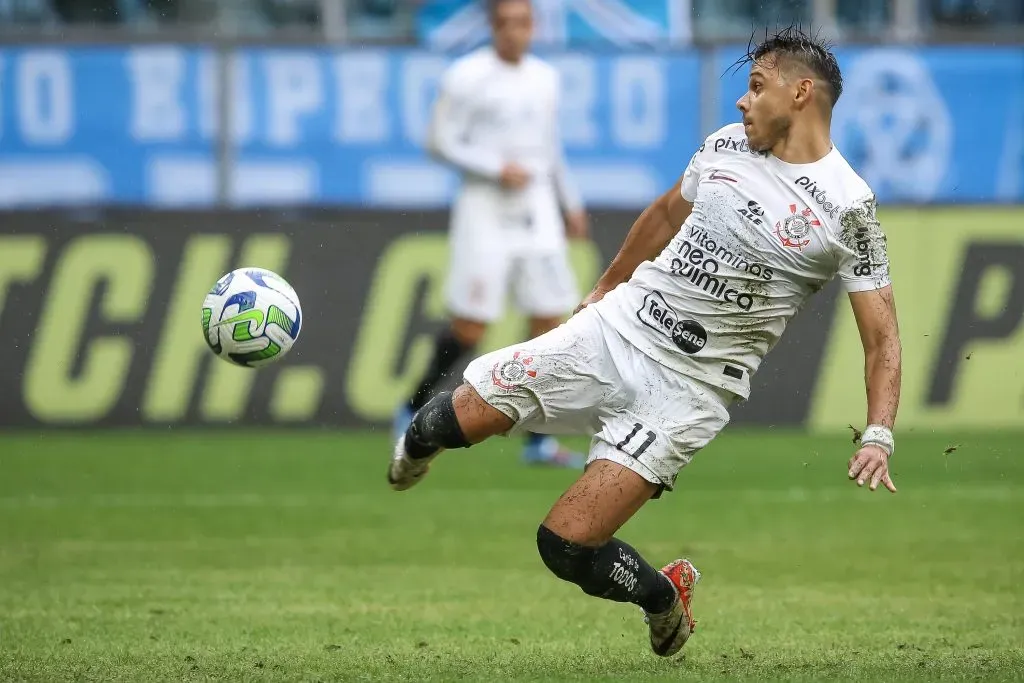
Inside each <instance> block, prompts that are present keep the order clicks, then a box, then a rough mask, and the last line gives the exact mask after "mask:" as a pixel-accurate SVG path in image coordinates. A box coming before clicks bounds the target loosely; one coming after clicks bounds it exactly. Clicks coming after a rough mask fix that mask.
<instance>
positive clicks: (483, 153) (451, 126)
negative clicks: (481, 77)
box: [427, 65, 503, 180]
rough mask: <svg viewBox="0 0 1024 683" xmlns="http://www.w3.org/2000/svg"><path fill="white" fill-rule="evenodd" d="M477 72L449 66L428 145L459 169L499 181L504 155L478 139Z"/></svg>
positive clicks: (438, 99)
mask: <svg viewBox="0 0 1024 683" xmlns="http://www.w3.org/2000/svg"><path fill="white" fill-rule="evenodd" d="M476 75H477V74H475V73H467V69H466V68H465V65H460V66H458V67H453V68H450V69H449V71H448V72H447V73H446V74H445V75H444V76H443V77H442V79H441V84H440V87H439V92H438V96H437V101H436V103H435V104H434V111H433V116H432V117H431V122H430V129H429V131H428V135H427V148H428V150H429V151H430V152H431V153H432V154H433V155H434V156H436V157H437V158H439V159H441V160H443V161H445V162H447V163H449V164H451V165H452V166H454V167H455V168H456V169H458V170H459V171H462V172H464V173H471V174H474V175H477V176H480V177H483V178H489V179H491V180H497V179H498V177H499V176H500V175H501V168H502V165H503V161H502V158H501V156H500V154H499V153H498V151H497V150H495V149H491V148H489V147H487V146H485V145H482V144H480V143H478V142H476V141H475V136H474V114H475V111H474V110H475V104H476V102H475V98H474V94H475V93H474V86H475V83H476V80H477V79H476V78H475V76H476Z"/></svg>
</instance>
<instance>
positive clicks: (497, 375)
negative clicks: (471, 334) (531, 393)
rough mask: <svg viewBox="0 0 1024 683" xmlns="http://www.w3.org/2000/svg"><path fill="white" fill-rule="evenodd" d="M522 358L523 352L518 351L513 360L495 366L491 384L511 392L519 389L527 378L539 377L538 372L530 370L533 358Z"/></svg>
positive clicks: (513, 355) (492, 371) (492, 370)
mask: <svg viewBox="0 0 1024 683" xmlns="http://www.w3.org/2000/svg"><path fill="white" fill-rule="evenodd" d="M521 356H522V352H521V351H516V352H515V353H513V354H512V359H511V360H507V361H504V362H501V363H495V364H494V367H493V368H492V369H491V382H493V383H494V386H496V387H500V388H501V389H504V390H506V391H511V390H512V389H515V388H517V387H519V386H520V385H521V384H522V383H523V380H524V379H526V378H527V377H530V378H533V377H536V376H537V371H536V370H531V369H530V364H531V363H533V356H526V357H525V358H521Z"/></svg>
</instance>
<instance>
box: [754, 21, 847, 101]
mask: <svg viewBox="0 0 1024 683" xmlns="http://www.w3.org/2000/svg"><path fill="white" fill-rule="evenodd" d="M768 55H773V56H775V57H776V58H781V59H785V60H791V61H793V62H796V63H798V64H800V65H801V66H803V67H805V68H807V69H808V70H809V71H810V72H811V73H813V74H814V75H815V76H816V77H817V78H819V79H821V80H822V81H823V82H824V83H825V84H826V86H827V87H828V90H829V93H828V94H829V98H830V99H831V101H832V106H835V104H836V102H838V101H839V96H840V95H842V94H843V74H842V72H841V71H840V69H839V62H838V61H837V60H836V56H835V55H834V54H832V46H831V45H830V44H829V43H828V41H826V40H825V39H823V38H822V37H821V36H820V35H817V34H815V35H812V34H810V33H807V32H805V31H803V30H802V29H801V28H800V27H799V26H788V27H786V28H783V29H780V30H777V31H776V32H775V33H769V32H768V29H765V33H764V39H763V40H761V41H760V42H757V41H756V40H755V39H754V36H753V35H751V36H750V41H749V42H748V43H747V53H746V54H745V55H743V56H742V57H740V58H739V59H738V60H737V61H736V64H735V66H736V68H740V67H742V66H744V65H745V64H753V63H754V62H756V61H759V60H760V59H762V58H764V57H766V56H768Z"/></svg>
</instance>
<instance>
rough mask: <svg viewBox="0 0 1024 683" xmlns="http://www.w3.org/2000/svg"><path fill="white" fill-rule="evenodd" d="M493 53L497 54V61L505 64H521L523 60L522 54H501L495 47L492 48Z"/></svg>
mask: <svg viewBox="0 0 1024 683" xmlns="http://www.w3.org/2000/svg"><path fill="white" fill-rule="evenodd" d="M494 54H496V55H497V56H498V60H499V61H501V62H502V63H503V64H507V65H508V66H519V64H521V63H522V61H523V55H521V54H518V55H516V54H502V53H501V52H499V51H498V50H497V48H495V49H494Z"/></svg>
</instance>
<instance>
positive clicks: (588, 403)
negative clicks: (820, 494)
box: [388, 29, 901, 656]
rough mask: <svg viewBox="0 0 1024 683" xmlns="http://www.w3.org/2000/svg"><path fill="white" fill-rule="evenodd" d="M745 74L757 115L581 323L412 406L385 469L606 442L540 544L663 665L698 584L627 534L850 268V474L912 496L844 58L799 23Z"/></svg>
mask: <svg viewBox="0 0 1024 683" xmlns="http://www.w3.org/2000/svg"><path fill="white" fill-rule="evenodd" d="M743 63H749V64H750V65H751V66H750V72H749V80H748V90H747V92H746V93H745V94H744V95H743V97H741V98H740V99H739V101H738V102H737V107H738V108H739V110H740V112H741V113H742V123H736V124H732V125H729V126H726V127H724V128H722V129H721V130H719V131H717V132H715V133H713V134H712V135H711V136H709V137H708V138H707V139H706V140H705V141H704V144H702V145H701V146H700V149H698V150H697V152H696V153H695V154H694V155H693V157H692V158H691V159H690V161H689V164H688V165H687V167H686V170H685V172H684V173H683V175H682V177H681V179H680V181H679V183H678V184H677V185H676V186H675V187H673V188H672V189H671V190H669V191H668V192H666V193H665V194H664V195H663V196H662V197H660V198H659V199H657V200H656V201H655V202H654V203H653V204H652V205H651V206H650V207H649V208H648V209H646V210H645V211H644V212H643V213H642V214H641V215H640V217H639V218H638V219H637V221H636V222H635V223H634V225H633V227H632V229H631V231H630V233H629V235H628V236H627V237H626V240H625V243H624V244H623V246H622V249H621V250H620V251H619V254H618V255H617V256H616V258H615V259H614V260H613V262H612V264H611V265H610V267H609V268H608V270H607V271H606V272H605V274H604V275H603V276H602V278H601V279H600V280H599V282H598V284H597V286H596V288H595V289H594V291H593V292H591V294H590V295H589V296H587V297H586V299H585V300H584V302H583V304H581V306H580V307H579V309H578V311H579V312H578V313H577V314H576V315H575V316H573V317H572V318H571V319H570V320H569V321H568V322H567V323H566V324H564V325H562V326H561V327H559V328H558V329H556V330H554V331H552V332H549V333H547V334H545V335H543V336H541V337H539V338H537V339H534V340H532V341H529V342H526V343H524V344H521V345H518V346H515V347H510V348H507V349H502V350H499V351H496V352H494V353H490V354H487V355H484V356H482V357H480V358H477V359H476V360H474V361H473V362H472V363H470V365H469V367H468V368H467V370H466V372H465V383H464V384H462V385H461V386H459V387H458V389H457V390H456V391H455V392H453V393H444V394H441V395H438V396H436V397H435V398H433V399H431V400H430V402H428V403H427V404H426V405H425V406H424V407H423V408H422V409H421V410H420V411H419V412H418V413H417V414H416V416H415V418H414V420H413V422H412V425H411V426H410V428H409V430H408V432H407V433H406V435H405V436H404V438H402V439H400V440H399V441H398V442H397V443H396V445H395V452H394V455H393V457H392V460H391V463H390V466H389V469H388V480H389V482H390V483H391V486H392V487H393V488H395V489H398V490H403V489H407V488H409V487H410V486H413V485H414V484H416V483H417V482H418V481H419V480H420V479H421V478H422V477H423V475H424V474H426V472H427V467H428V463H430V462H431V460H432V459H433V458H434V457H436V456H437V455H438V453H440V452H441V450H443V449H446V448H465V447H468V446H469V445H470V444H475V443H479V442H481V441H483V440H484V439H486V438H488V437H491V436H494V435H498V434H514V433H517V432H519V431H520V430H523V429H532V430H536V431H542V432H556V431H557V432H561V431H574V432H576V431H578V432H585V433H590V434H593V435H594V438H593V441H592V444H591V450H590V456H589V460H588V464H587V467H586V469H585V470H584V472H583V474H582V475H581V476H580V478H579V479H578V480H577V482H576V483H575V484H573V485H572V486H571V487H570V488H569V490H568V491H567V492H566V493H565V494H564V495H563V496H562V497H561V498H560V499H559V500H558V501H557V502H556V503H555V505H554V506H553V507H552V509H551V511H550V512H549V513H548V515H547V517H546V519H545V520H544V521H543V523H542V525H541V526H540V528H539V529H538V533H537V546H538V549H539V551H540V555H541V557H542V559H543V561H544V563H545V564H546V566H547V567H548V568H549V569H550V570H551V571H552V572H553V573H554V574H555V575H556V576H558V577H560V578H562V579H564V580H566V581H570V582H572V583H575V584H577V585H578V586H579V587H580V588H581V589H582V590H583V591H584V592H586V593H587V594H589V595H593V596H596V597H601V598H605V599H607V600H614V601H618V602H630V603H634V604H636V605H639V606H640V607H641V608H642V610H643V612H644V615H645V618H646V620H647V623H648V626H649V630H650V644H651V648H652V649H653V650H654V652H655V653H657V654H659V655H664V656H667V655H671V654H673V653H675V652H677V651H679V649H680V648H682V646H683V644H684V643H685V642H686V640H687V638H688V637H689V636H690V633H691V632H692V631H693V627H694V620H693V617H692V613H691V609H690V607H691V600H692V598H693V590H694V585H695V584H696V582H697V580H698V579H699V574H698V573H697V571H696V569H695V568H694V567H693V565H692V564H691V563H690V562H689V561H688V560H684V559H681V560H676V561H675V562H673V563H671V564H669V565H668V566H667V567H665V568H663V569H662V570H660V571H658V570H656V569H654V568H653V567H652V566H651V565H650V564H648V562H647V561H646V560H645V559H644V558H643V557H641V556H640V554H639V553H638V552H637V551H636V550H635V549H633V548H632V547H630V546H629V545H627V544H626V543H623V542H622V541H620V540H618V539H617V538H614V536H613V535H614V534H615V533H616V531H618V529H619V528H620V527H621V526H622V525H623V524H624V523H625V522H626V521H627V520H629V519H630V518H631V517H632V516H633V515H634V514H635V513H636V512H637V511H638V510H639V509H640V508H641V507H642V506H643V505H644V504H645V503H646V502H647V501H648V500H650V499H651V498H654V497H658V496H659V495H660V494H661V492H662V491H664V490H671V489H672V488H673V486H674V484H675V480H676V476H677V474H678V473H679V471H680V469H681V468H682V467H684V466H685V465H686V464H687V463H688V462H689V461H690V459H691V458H692V457H693V455H694V454H695V453H696V452H697V451H699V450H700V449H701V448H702V447H704V446H705V445H707V444H708V443H709V442H710V441H711V440H712V439H713V438H714V437H715V436H716V435H717V434H718V433H719V431H721V429H722V428H723V427H725V425H726V423H727V422H728V421H729V407H730V405H731V404H733V403H734V402H736V401H737V400H742V399H745V398H746V397H747V396H748V393H749V388H750V377H751V375H752V374H753V373H754V372H755V371H756V370H757V368H758V366H759V365H760V363H761V361H762V359H763V358H764V356H765V355H766V354H767V353H768V352H769V350H770V349H771V348H772V347H773V346H774V345H775V344H776V342H778V341H779V338H780V337H781V335H782V333H783V329H784V328H785V326H786V324H787V321H788V320H789V319H790V318H791V317H792V316H793V315H794V314H795V313H796V312H797V311H798V310H799V309H800V307H801V306H802V305H803V304H804V303H805V302H806V300H807V299H808V297H810V296H811V295H812V294H813V293H815V292H817V291H818V290H820V289H821V288H822V287H823V286H824V285H825V284H826V283H827V282H829V281H830V280H832V279H833V278H835V277H836V276H837V275H838V277H839V279H840V280H841V282H842V284H843V286H844V288H845V289H846V291H847V292H848V295H849V300H850V304H851V306H852V310H853V315H854V317H855V318H856V321H857V324H858V328H859V330H860V337H861V341H862V343H863V347H864V355H865V381H866V388H867V424H868V426H867V428H866V429H865V430H864V433H863V436H862V438H861V441H860V447H859V449H858V450H857V451H856V453H855V454H854V455H853V457H852V458H851V459H850V461H849V465H848V476H849V477H850V478H851V479H855V480H856V482H857V484H858V485H861V486H863V485H864V484H865V483H866V484H868V487H869V489H870V490H872V491H873V490H875V489H876V488H877V487H878V485H879V484H883V485H884V486H885V487H886V488H888V489H889V490H890V491H893V492H895V491H896V488H895V486H894V485H893V482H892V479H891V478H890V476H889V469H888V459H889V457H890V455H891V454H892V452H893V447H894V442H893V435H892V431H891V430H892V428H893V424H894V422H895V419H896V410H897V405H898V403H899V390H900V380H901V347H900V340H899V331H898V327H897V318H896V309H895V303H894V300H893V292H892V288H891V285H890V278H889V264H888V257H887V254H886V245H885V236H884V234H883V232H882V230H881V227H880V226H879V224H878V221H877V220H876V218H875V198H874V195H873V193H872V192H871V190H870V188H869V187H868V186H867V184H866V183H865V182H864V181H863V180H862V179H861V178H860V177H859V176H858V175H857V174H856V173H855V172H854V171H853V169H851V168H850V166H849V165H848V164H847V162H846V161H845V160H844V159H843V157H842V155H841V154H840V152H839V150H838V149H836V148H835V147H834V146H833V144H832V141H831V134H830V127H831V117H832V110H833V107H834V106H835V103H836V101H837V99H838V98H839V95H840V93H841V92H842V75H841V73H840V70H839V65H838V63H837V62H836V59H835V57H834V56H833V55H832V53H831V52H830V51H829V50H828V48H827V47H826V46H824V45H822V44H821V43H819V42H817V41H816V40H814V39H812V38H810V37H808V36H806V35H804V34H803V33H801V32H799V31H797V30H794V29H787V30H784V31H782V32H780V33H778V34H776V35H774V36H771V37H767V36H766V39H765V40H764V42H763V43H761V44H760V45H757V46H755V47H753V48H752V49H751V50H750V51H749V53H748V55H747V58H746V60H745V62H743ZM852 106H856V105H855V104H854V105H852ZM680 226H682V227H681V228H680ZM649 259H650V260H649ZM683 523H684V524H685V520H683ZM676 528H677V529H678V528H679V527H676Z"/></svg>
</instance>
